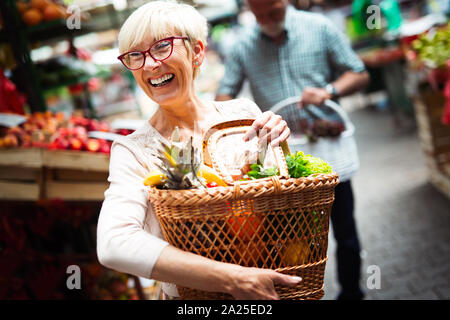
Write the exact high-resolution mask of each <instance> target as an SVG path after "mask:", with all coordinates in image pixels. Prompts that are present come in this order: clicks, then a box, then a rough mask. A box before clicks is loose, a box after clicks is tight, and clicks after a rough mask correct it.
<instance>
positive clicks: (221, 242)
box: [144, 119, 339, 299]
mask: <svg viewBox="0 0 450 320" xmlns="http://www.w3.org/2000/svg"><path fill="white" fill-rule="evenodd" d="M252 122H253V120H251V119H249V120H237V121H228V122H224V123H220V124H218V125H216V126H214V127H212V128H211V129H210V130H209V131H208V132H207V133H206V134H205V136H204V138H203V150H202V151H200V150H198V149H196V148H195V147H194V146H193V144H192V140H191V141H189V142H186V143H182V142H180V141H177V134H176V133H175V134H174V135H173V136H172V142H170V144H166V143H163V142H161V146H160V148H159V150H157V151H156V152H155V156H156V157H158V158H159V160H160V162H159V163H158V164H156V166H157V167H158V168H159V169H158V170H156V171H152V172H150V173H149V174H148V175H147V177H146V180H145V181H144V183H145V184H146V185H149V186H151V187H150V188H149V200H150V202H151V204H152V206H153V208H154V210H155V213H156V215H157V217H158V220H159V222H160V224H161V228H162V231H163V234H164V236H165V238H166V240H167V241H168V242H170V243H171V244H172V245H173V246H175V247H177V248H180V249H182V250H185V251H190V252H193V253H196V254H199V255H202V256H204V257H207V258H210V259H213V260H217V261H222V262H228V263H234V264H239V265H242V266H248V267H259V268H270V269H273V270H276V271H278V272H282V273H285V274H290V275H297V276H300V277H301V278H302V279H303V281H301V282H300V283H299V284H298V285H297V286H296V287H294V288H288V287H281V286H275V288H276V290H277V292H278V294H279V296H280V298H281V299H320V298H321V297H322V296H323V294H324V290H323V287H324V272H325V265H326V261H327V247H328V231H329V215H330V211H331V206H332V204H333V201H334V188H335V186H336V185H337V184H338V183H339V179H338V175H337V174H336V173H335V172H333V171H332V170H331V167H330V166H329V165H328V164H327V163H325V162H324V161H322V160H321V159H318V158H314V157H312V156H310V155H304V154H303V153H302V152H296V153H295V154H290V153H289V148H288V147H287V145H285V147H284V148H282V147H271V146H268V147H266V148H264V147H263V148H258V142H257V138H254V139H252V140H250V141H248V142H244V140H243V139H242V138H243V135H244V134H245V132H246V131H247V130H248V129H249V128H250V126H251V124H252ZM178 291H179V293H180V295H181V298H184V299H231V298H232V297H231V296H230V295H227V294H223V293H211V292H203V291H199V290H194V289H190V288H185V287H178Z"/></svg>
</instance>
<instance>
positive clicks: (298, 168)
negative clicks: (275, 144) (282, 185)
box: [286, 151, 332, 178]
mask: <svg viewBox="0 0 450 320" xmlns="http://www.w3.org/2000/svg"><path fill="white" fill-rule="evenodd" d="M286 163H287V166H288V171H289V176H291V177H292V178H300V177H307V176H309V175H311V174H314V173H331V171H332V169H331V166H330V165H329V164H328V163H326V162H325V161H323V160H322V159H320V158H316V157H313V156H312V155H310V154H304V153H303V152H302V151H297V152H296V153H293V154H290V155H287V156H286Z"/></svg>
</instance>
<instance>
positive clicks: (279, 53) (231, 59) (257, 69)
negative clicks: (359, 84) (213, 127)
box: [217, 6, 365, 111]
mask: <svg viewBox="0 0 450 320" xmlns="http://www.w3.org/2000/svg"><path fill="white" fill-rule="evenodd" d="M285 29H286V32H287V33H286V35H287V37H286V39H285V40H284V41H283V42H282V43H281V45H277V44H275V43H274V42H273V41H272V40H270V39H269V38H268V37H267V36H265V35H264V34H262V32H261V29H260V28H259V26H258V25H255V27H254V28H253V29H250V30H247V31H246V32H245V33H243V34H242V35H241V36H240V37H239V39H238V40H237V41H236V42H235V45H234V46H233V48H232V49H231V50H230V54H229V56H228V57H227V58H226V60H225V75H224V77H223V79H222V81H221V82H220V85H219V89H218V91H217V93H218V94H227V95H231V96H236V95H237V94H238V93H239V91H240V90H241V88H242V84H243V82H244V80H245V79H247V80H248V81H249V85H250V90H251V93H252V95H253V98H254V100H255V102H256V104H257V105H258V106H259V107H260V108H261V109H262V110H263V111H266V110H269V109H270V108H271V107H272V106H273V105H275V104H276V103H277V102H279V101H281V100H284V99H286V98H288V97H292V96H299V95H301V93H302V91H303V89H304V88H305V87H316V88H323V87H325V86H326V85H327V84H328V83H330V82H332V81H334V80H336V79H337V78H338V77H339V75H340V74H342V73H343V72H345V71H354V72H362V71H364V70H365V68H364V64H363V63H362V61H361V60H360V59H359V58H358V56H357V55H356V54H355V52H354V51H353V50H352V48H351V46H350V43H349V42H348V40H347V39H346V37H345V36H344V34H342V32H341V31H339V30H338V29H337V28H336V27H335V26H334V25H333V24H332V22H331V21H329V20H328V19H327V18H326V17H325V16H323V15H322V14H319V13H311V12H305V11H298V10H296V9H295V8H293V7H291V6H288V8H287V11H286V19H285Z"/></svg>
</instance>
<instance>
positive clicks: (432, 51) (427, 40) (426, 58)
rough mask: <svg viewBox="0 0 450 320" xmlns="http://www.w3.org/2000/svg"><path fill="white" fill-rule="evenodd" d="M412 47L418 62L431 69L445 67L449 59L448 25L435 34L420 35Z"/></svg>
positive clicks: (449, 32) (449, 39)
mask: <svg viewBox="0 0 450 320" xmlns="http://www.w3.org/2000/svg"><path fill="white" fill-rule="evenodd" d="M412 46H413V48H414V50H415V51H416V52H417V54H418V57H419V60H421V61H423V62H425V63H426V64H428V65H429V66H430V67H433V68H442V67H445V65H446V63H447V61H448V60H449V59H450V23H448V24H447V26H445V27H443V28H439V29H437V30H436V32H435V33H431V32H429V33H425V34H422V35H421V36H420V37H419V38H418V39H416V40H414V41H413V42H412Z"/></svg>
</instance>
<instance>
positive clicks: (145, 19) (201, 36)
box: [119, 0, 208, 77]
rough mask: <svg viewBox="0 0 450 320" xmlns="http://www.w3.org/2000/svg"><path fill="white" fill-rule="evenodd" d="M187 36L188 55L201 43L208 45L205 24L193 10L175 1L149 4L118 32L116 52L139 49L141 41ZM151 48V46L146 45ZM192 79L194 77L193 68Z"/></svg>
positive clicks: (131, 17)
mask: <svg viewBox="0 0 450 320" xmlns="http://www.w3.org/2000/svg"><path fill="white" fill-rule="evenodd" d="M172 35H177V36H187V37H189V40H188V41H185V44H186V49H187V51H188V55H192V50H193V45H195V44H196V43H197V41H198V40H201V41H202V42H203V44H204V45H205V47H206V45H207V37H208V24H207V20H206V18H205V17H204V16H202V15H201V14H200V13H199V12H198V11H197V10H196V9H195V8H194V7H192V6H190V5H188V4H184V3H178V2H177V1H174V0H172V1H150V2H148V3H146V4H144V5H142V6H140V7H139V8H138V9H136V10H135V11H134V12H133V13H132V14H131V15H130V16H129V17H128V18H127V20H126V21H125V23H124V24H123V25H122V28H121V29H120V32H119V51H120V53H121V54H122V53H125V52H127V51H130V50H133V49H134V48H136V47H137V46H139V45H140V44H141V43H142V41H144V39H155V40H158V39H163V38H165V37H168V36H172ZM148 45H150V44H148ZM195 70H196V71H195V72H194V77H195V76H196V74H197V68H195Z"/></svg>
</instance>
